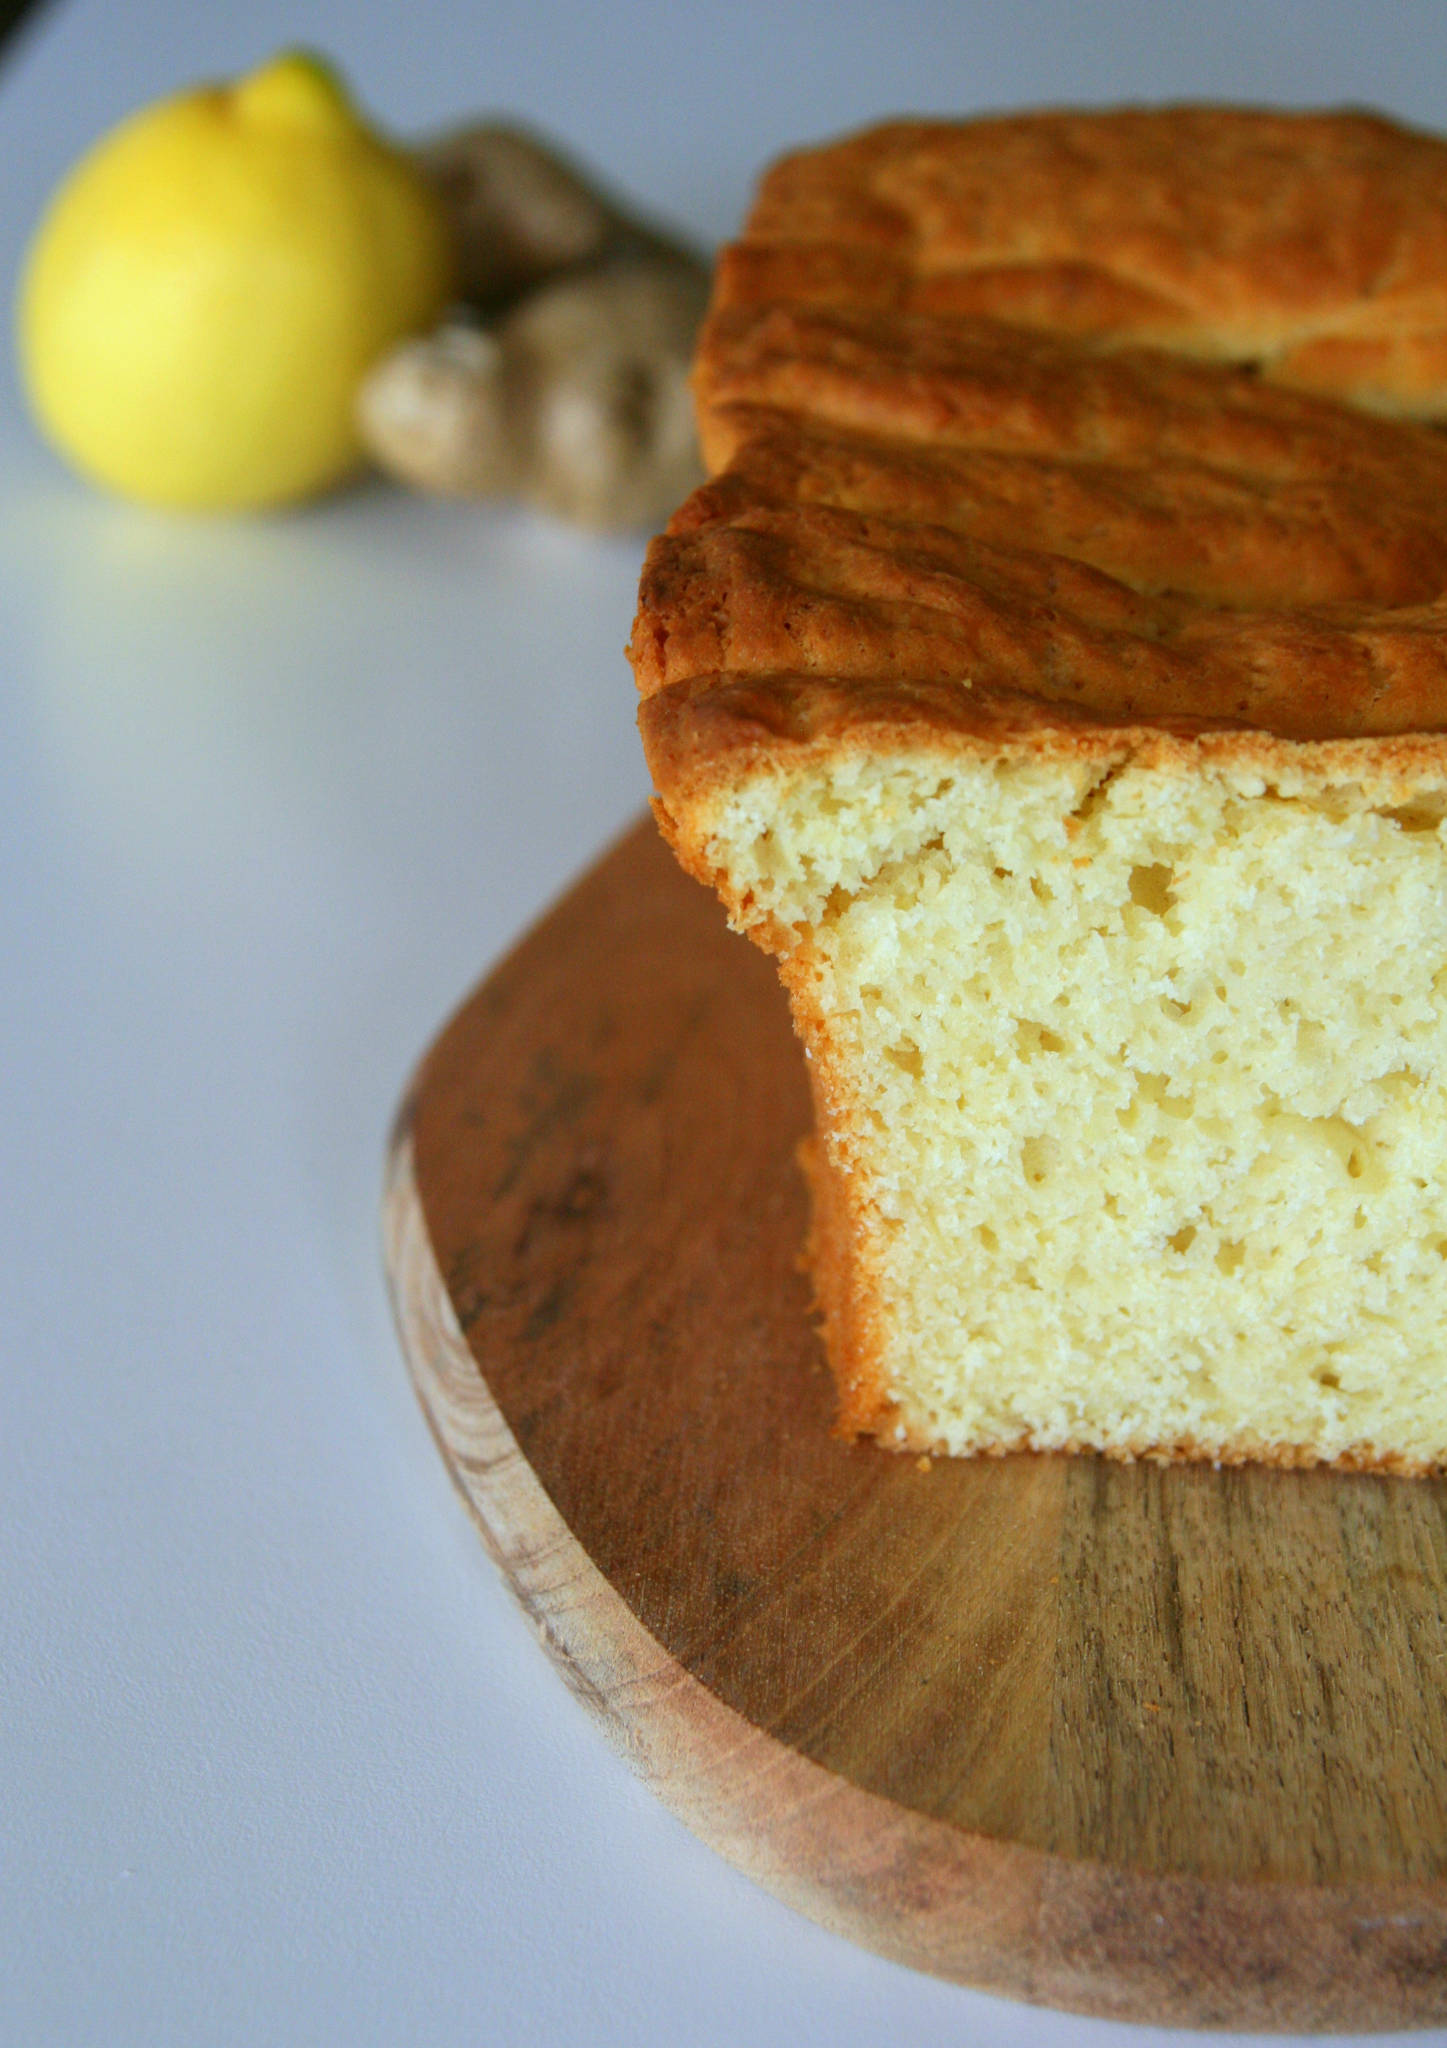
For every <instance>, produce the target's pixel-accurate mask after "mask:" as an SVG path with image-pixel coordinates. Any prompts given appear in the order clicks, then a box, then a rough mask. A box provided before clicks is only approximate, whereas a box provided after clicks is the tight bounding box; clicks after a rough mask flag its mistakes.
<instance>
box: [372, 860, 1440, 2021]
mask: <svg viewBox="0 0 1447 2048" xmlns="http://www.w3.org/2000/svg"><path fill="white" fill-rule="evenodd" d="M807 1121H808V1103H807V1090H806V1086H805V1082H804V1077H803V1074H802V1071H801V1062H800V1056H799V1053H798V1051H797V1048H796V1046H795V1044H794V1041H793V1037H792V1034H791V1032H790V1030H789V1026H788V1020H787V1017H786V1014H785V1011H784V1006H783V1002H782V998H781V996H780V994H779V992H778V989H777V987H776V984H775V981H774V977H773V972H772V969H771V968H770V966H769V964H768V963H767V962H766V961H765V960H764V959H763V958H762V957H761V956H760V955H758V954H756V953H754V952H753V951H752V950H751V949H750V948H749V947H748V946H747V945H745V944H744V942H743V941H741V940H738V939H735V938H734V937H732V936H731V935H730V934H729V933H727V932H726V931H725V930H724V929H723V927H722V925H721V922H720V920H719V914H718V911H717V907H716V905H715V904H714V902H713V901H712V899H711V898H709V897H707V896H706V895H705V894H704V892H703V891H702V890H700V889H698V888H697V887H696V885H694V884H693V883H691V882H689V881H688V880H686V879H685V878H684V877H683V876H682V875H681V874H680V873H679V872H678V871H677V869H676V868H675V867H674V865H673V863H672V861H671V859H670V858H669V856H668V855H667V854H666V852H665V851H664V850H663V849H662V847H661V846H660V845H659V844H658V842H657V841H656V839H655V836H654V834H653V830H652V827H651V826H649V825H644V826H641V827H639V828H638V830H637V831H635V832H634V833H632V834H630V835H629V837H627V838H626V839H625V840H623V841H622V842H621V843H620V845H619V846H618V847H617V848H616V849H615V850H614V851H613V852H612V853H611V854H610V855H609V856H608V857H607V858H606V859H605V860H604V861H603V862H602V863H601V864H600V865H599V866H598V867H597V868H596V869H595V870H593V872H592V873H591V874H590V875H589V876H587V877H586V878H585V879H584V881H583V882H582V883H581V884H579V886H578V887H577V888H576V889H575V890H574V891H573V893H572V894H571V895H570V896H569V897H567V899H566V900H565V901H564V902H563V903H562V904H560V905H559V906H558V908H557V909H556V910H555V911H554V912H553V913H552V914H551V916H550V917H549V918H548V919H547V920H546V921H545V922H544V923H543V924H542V925H541V926H540V927H539V928H538V929H537V931H535V932H534V933H533V934H532V935H531V937H529V938H528V939H527V940H525V941H524V943H523V944H522V946H521V947H520V948H519V949H518V951H517V952H516V953H515V954H514V955H513V956H512V957H511V958H510V959H509V960H508V961H507V962H505V963H504V965H503V966H502V967H501V968H499V969H498V971H497V972H496V973H495V974H494V975H492V976H491V978H490V979H489V980H488V981H487V982H486V983H484V985H483V986H482V987H481V988H480V989H479V990H478V991H477V993H476V994H475V995H474V996H473V997H472V999H471V1000H470V1001H469V1002H468V1004H467V1005H466V1006H465V1007H464V1009H463V1010H462V1011H461V1012H460V1013H459V1015H458V1016H457V1017H456V1018H455V1019H454V1020H453V1021H452V1023H451V1024H450V1025H449V1026H448V1027H447V1029H446V1030H445V1031H444V1033H443V1035H442V1036H441V1038H440V1039H439V1040H438V1042H437V1044H436V1045H435V1046H434V1048H433V1049H432V1051H431V1053H430V1054H429V1056H428V1058H427V1060H426V1061H425V1063H424V1065H423V1067H422V1069H421V1071H420V1073H419V1075H418V1078H417V1081H416V1084H415V1086H414V1089H413V1091H412V1093H411V1095H410V1097H409V1099H408V1101H407V1103H406V1104H405V1105H404V1108H403V1111H402V1114H401V1116H400V1118H399V1122H398V1134H397V1140H396V1143H395V1146H394V1149H393V1156H392V1162H391V1170H390V1176H389V1186H388V1197H387V1240H388V1257H389V1265H390V1270H391V1276H392V1283H393V1289H394V1296H395V1299H396V1304H397V1310H398V1317H399V1322H400V1326H401V1330H402V1334H403V1340H404V1345H405V1348H406V1351H407V1355H408V1358H409V1360H410V1362H411V1366H412V1369H413V1372H414V1375H415V1377H416V1380H417V1384H418V1388H419V1391H420V1393H421V1396H422V1400H423V1403H424V1406H425V1408H426V1410H427V1413H428V1415H429V1417H430V1419H431V1422H432V1425H433V1428H434V1430H435V1432H436V1434H437V1438H438V1441H439V1443H440V1445H441V1447H442V1450H443V1452H444V1455H445V1456H446V1457H447V1459H448V1462H449V1464H450V1466H451V1468H452V1471H453V1473H454V1476H455V1477H456V1479H457V1481H458V1484H459V1485H460V1487H461V1488H462V1491H463V1493H464V1495H465V1496H466V1498H467V1499H468V1501H469V1502H470V1503H471V1505H472V1507H473V1509H474V1511H475V1513H476V1516H477V1519H478V1522H479V1524H480V1526H481V1529H482V1532H483V1534H484V1536H485V1537H486V1539H487V1541H488V1543H489V1546H490V1547H491V1549H492V1551H493V1553H494V1555H495V1556H496V1558H497V1559H498V1561H499V1563H500V1565H501V1567H502V1569H503V1571H504V1572H505V1574H506V1575H507V1577H508V1579H509V1580H510V1582H511V1584H512V1585H513V1587H514V1589H515V1591H516V1592H517V1594H518V1596H519V1597H520V1599H521V1600H522V1602H523V1604H524V1606H525V1607H526V1608H527V1610H528V1611H529V1613H530V1614H532V1616H533V1617H534V1619H535V1620H536V1622H537V1623H538V1626H539V1629H540V1632H541V1634H542V1637H543V1640H544V1642H545V1644H546V1646H547V1648H548V1649H549V1651H550V1653H551V1654H552V1655H553V1657H554V1659H555V1660H556V1662H557V1663H558V1666H559V1668H560V1669H561V1671H562V1672H563V1674H564V1676H565V1678H566V1679H567V1681H568V1682H569V1684H570V1685H571V1686H572V1687H573V1688H574V1690H575V1691H576V1692H577V1693H578V1695H579V1696H580V1697H581V1698H582V1699H584V1700H585V1701H586V1702H587V1704H588V1705H589V1706H590V1707H591V1708H593V1709H594V1711H595V1712H596V1713H597V1714H598V1715H599V1717H600V1719H601V1721H602V1723H603V1725H604V1727H605V1729H606V1730H607V1731H608V1733H609V1735H610V1737H611V1739H612V1740H613V1741H614V1742H615V1743H616V1744H617V1745H618V1746H619V1747H620V1748H621V1749H622V1751H623V1752H624V1754H625V1755H627V1756H628V1757H629V1759H630V1760H631V1761H632V1762H633V1763H634V1765H635V1766H636V1767H637V1768H638V1769H639V1770H640V1771H641V1772H642V1773H643V1775H644V1776H645V1778H646V1779H647V1780H648V1781H649V1782H650V1783H651V1784H652V1785H653V1786H654V1787H655V1789H656V1790H657V1791H658V1792H659V1794H660V1795H661V1796H662V1797H663V1798H664V1799H665V1800H666V1801H667V1802H668V1803H669V1804H670V1805H671V1806H672V1807H674V1808H675V1810H676V1811H678V1812H679V1813H680V1814H681V1815H682V1816H683V1818H684V1819H685V1820H686V1821H688V1823H689V1824H690V1825H691V1826H692V1827H693V1828H694V1829H695V1830H696V1831H697V1832H698V1833H699V1834H700V1835H701V1836H702V1837H703V1839H704V1840H705V1841H708V1842H710V1843H711V1844H712V1845H713V1846H714V1847H715V1848H717V1849H719V1850H720V1851H721V1852H722V1853H723V1854H724V1855H726V1856H728V1857H729V1858H730V1859H731V1860H732V1861H734V1862H735V1863H737V1864H739V1865H740V1866H741V1867H742V1868H743V1869H745V1870H747V1871H749V1872H750V1873H751V1874H752V1875H753V1876H755V1877H756V1878H758V1879H759V1880H760V1882H762V1883H764V1884H766V1885H768V1886H769V1887H770V1888H771V1889H773V1890H775V1891H777V1892H778V1893H779V1894H780V1895H781V1896H783V1897H784V1898H786V1899H788V1900H789V1901H790V1902H791V1903H792V1904H794V1905H796V1906H798V1907H799V1908H800V1909H801V1910H803V1911H804V1912H807V1913H809V1914H811V1915H812V1916H813V1917H814V1918H816V1919H818V1920H820V1921H822V1922H823V1923H824V1924H825V1925H827V1926H830V1927H833V1928H835V1929H837V1930H838V1931H840V1932H842V1933H844V1934H846V1935H848V1936H849V1937H850V1938H852V1939H854V1940H857V1941H861V1942H864V1943H865V1944H867V1945H868V1946H871V1947H873V1948H876V1949H879V1950H880V1951H882V1952H883V1953H885V1954H888V1955H891V1956H894V1957H896V1958H897V1959H899V1960H901V1961H904V1962H907V1963H911V1964H913V1965H915V1966H916V1967H919V1968H922V1969H927V1970H932V1971H935V1972H937V1973H939V1974H941V1975H945V1976H949V1977H954V1978H957V1979H959V1980H961V1981H964V1982H968V1983H972V1984H976V1985H979V1986H981V1987H984V1988H988V1989H991V1990H995V1991H1000V1992H1004V1993H1006V1994H1008V1995H1011V1996H1016V1997H1023V1998H1029V1999H1034V2000H1037V2001H1040V2002H1044V2003H1049V2004H1055V2005H1061V2006H1066V2007H1069V2008H1072V2009H1075V2010H1079V2011H1085V2012H1093V2013H1100V2014H1107V2015H1110V2016H1112V2017H1116V2018H1122V2019H1149V2020H1156V2021H1161V2022H1167V2023H1179V2024H1194V2025H1210V2026H1238V2027H1251V2028H1258V2029H1260V2028H1290V2029H1294V2030H1308V2029H1320V2028H1367V2027H1374V2026H1375V2027H1389V2026H1406V2025H1423V2024H1428V2023H1431V2022H1434V2021H1441V2020H1443V2019H1447V1613H1444V1598H1443V1589H1444V1587H1447V1486H1444V1485H1443V1484H1441V1483H1437V1482H1429V1481H1420V1480H1419V1481H1403V1480H1394V1479H1382V1478H1376V1477H1360V1476H1349V1475H1335V1474H1331V1473H1324V1472H1300V1473H1294V1472H1276V1471H1268V1470H1256V1469H1251V1468H1243V1469H1240V1470H1235V1471H1223V1472H1214V1471H1211V1470H1210V1469H1207V1468H1188V1467H1180V1468H1175V1467H1173V1468H1157V1467H1152V1466H1115V1465H1110V1464H1106V1463H1103V1462H1100V1461H1097V1460H1094V1459H1078V1460H1070V1459H1056V1458H1043V1457H1032V1456H1025V1457H1016V1458H1008V1459H1002V1460H998V1461H984V1462H980V1463H959V1462H954V1463H951V1462H947V1461H940V1460H937V1461H935V1462H934V1464H933V1465H932V1466H931V1467H930V1468H929V1469H928V1470H921V1469H920V1467H919V1465H918V1464H917V1462H916V1461H915V1460H914V1459H912V1458H903V1459H901V1458H896V1457H893V1456H890V1455H889V1454H887V1453H884V1452H881V1451H879V1450H878V1449H876V1448H874V1447H872V1446H850V1445H845V1444H842V1443H840V1442H839V1441H838V1440H836V1439H835V1438H834V1437H833V1436H831V1434H830V1418H831V1413H832V1406H833V1395H832V1386H831V1383H830V1382H829V1380H828V1377H827V1374H826V1372H825V1370H824V1367H823V1363H822V1359H821V1357H820V1355H819V1351H818V1347H817V1341H816V1339H815V1336H814V1333H813V1330H812V1327H811V1324H810V1319H809V1313H808V1301H807V1295H806V1290H805V1286H804V1282H803V1280H802V1278H801V1276H800V1275H799V1273H798V1271H797V1270H796V1264H795V1261H796V1257H797V1251H798V1247H799V1244H800V1241H801V1238H802V1233H803V1228H804V1204H803V1192H802V1187H801V1184H800V1181H799V1177H798V1174H797V1170H796V1168H795V1166H794V1162H793V1150H794V1146H795V1144H796V1142H797V1140H798V1138H799V1136H800V1135H801V1134H802V1133H803V1131H804V1130H805V1128H806V1126H807Z"/></svg>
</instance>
